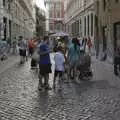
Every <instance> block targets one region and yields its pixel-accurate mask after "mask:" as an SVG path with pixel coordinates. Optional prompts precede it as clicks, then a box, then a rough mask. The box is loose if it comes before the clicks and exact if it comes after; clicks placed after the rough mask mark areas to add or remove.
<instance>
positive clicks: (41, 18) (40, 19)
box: [35, 6, 46, 37]
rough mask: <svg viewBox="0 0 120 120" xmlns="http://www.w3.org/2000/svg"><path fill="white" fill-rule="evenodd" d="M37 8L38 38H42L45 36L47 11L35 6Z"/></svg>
mask: <svg viewBox="0 0 120 120" xmlns="http://www.w3.org/2000/svg"><path fill="white" fill-rule="evenodd" d="M35 8H36V36H37V37H41V36H44V35H45V32H46V23H45V20H46V18H45V11H44V10H43V9H40V8H39V7H37V6H35Z"/></svg>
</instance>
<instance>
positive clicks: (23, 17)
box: [0, 0, 35, 40]
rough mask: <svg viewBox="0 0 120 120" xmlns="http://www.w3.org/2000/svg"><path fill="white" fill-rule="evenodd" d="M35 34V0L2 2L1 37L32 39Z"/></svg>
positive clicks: (0, 6) (5, 0)
mask: <svg viewBox="0 0 120 120" xmlns="http://www.w3.org/2000/svg"><path fill="white" fill-rule="evenodd" d="M34 32H35V11H34V7H33V0H0V37H1V38H3V39H7V38H10V39H11V40H12V39H13V38H14V37H17V38H18V37H19V36H20V35H22V36H24V37H26V38H30V37H33V36H34Z"/></svg>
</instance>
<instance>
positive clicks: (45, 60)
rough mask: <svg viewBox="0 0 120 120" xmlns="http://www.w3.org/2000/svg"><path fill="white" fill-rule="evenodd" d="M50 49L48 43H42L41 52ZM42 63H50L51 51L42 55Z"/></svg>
mask: <svg viewBox="0 0 120 120" xmlns="http://www.w3.org/2000/svg"><path fill="white" fill-rule="evenodd" d="M48 50H49V48H48V45H47V44H45V43H42V44H40V53H42V52H46V51H48ZM40 64H44V65H47V64H50V56H49V53H47V54H45V55H40Z"/></svg>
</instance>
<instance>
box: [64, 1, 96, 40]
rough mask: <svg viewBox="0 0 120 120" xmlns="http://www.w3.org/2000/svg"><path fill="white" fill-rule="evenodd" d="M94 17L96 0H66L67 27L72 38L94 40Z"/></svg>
mask: <svg viewBox="0 0 120 120" xmlns="http://www.w3.org/2000/svg"><path fill="white" fill-rule="evenodd" d="M94 16H95V12H94V0H66V2H65V25H66V31H67V32H68V33H69V34H70V35H71V36H80V37H88V36H90V37H91V39H92V40H94V30H95V29H94V28H95V26H94V22H95V21H94V20H95V19H94V18H95V17H94Z"/></svg>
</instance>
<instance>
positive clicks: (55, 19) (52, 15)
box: [45, 0, 64, 33]
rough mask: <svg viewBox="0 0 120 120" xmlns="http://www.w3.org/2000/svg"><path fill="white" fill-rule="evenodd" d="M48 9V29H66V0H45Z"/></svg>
mask: <svg viewBox="0 0 120 120" xmlns="http://www.w3.org/2000/svg"><path fill="white" fill-rule="evenodd" d="M45 6H46V9H47V11H48V15H47V23H48V27H47V31H49V32H50V33H51V32H52V33H55V32H57V31H62V30H64V0H45Z"/></svg>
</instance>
